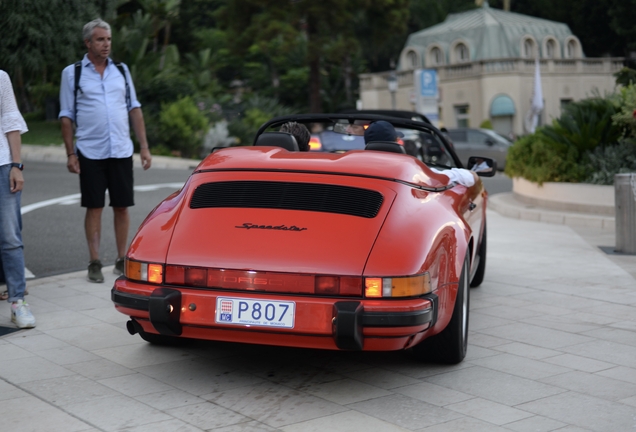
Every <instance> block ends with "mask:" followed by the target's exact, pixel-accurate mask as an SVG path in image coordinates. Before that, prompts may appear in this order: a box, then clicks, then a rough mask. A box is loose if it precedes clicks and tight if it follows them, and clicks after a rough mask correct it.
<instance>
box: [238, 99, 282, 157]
mask: <svg viewBox="0 0 636 432" xmlns="http://www.w3.org/2000/svg"><path fill="white" fill-rule="evenodd" d="M292 113H293V110H290V109H289V108H287V107H284V106H282V105H279V104H278V102H277V101H276V100H275V99H271V98H266V97H262V96H258V95H253V96H251V97H250V98H249V99H247V100H246V101H245V102H244V103H243V106H242V107H241V110H240V112H239V114H238V115H237V116H236V117H234V118H233V119H232V120H231V121H230V122H229V124H228V131H229V132H230V134H231V135H232V136H234V137H236V138H237V140H238V145H252V142H253V140H254V137H255V136H256V132H257V131H258V128H260V127H261V125H262V124H263V123H265V122H266V121H268V120H269V119H271V118H272V117H278V116H282V115H287V114H292Z"/></svg>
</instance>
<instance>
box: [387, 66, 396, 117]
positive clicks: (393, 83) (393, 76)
mask: <svg viewBox="0 0 636 432" xmlns="http://www.w3.org/2000/svg"><path fill="white" fill-rule="evenodd" d="M387 83H388V85H389V92H390V93H391V109H393V110H395V109H396V108H395V93H396V92H397V89H398V79H397V74H396V73H395V71H391V73H390V74H389V78H388V79H387Z"/></svg>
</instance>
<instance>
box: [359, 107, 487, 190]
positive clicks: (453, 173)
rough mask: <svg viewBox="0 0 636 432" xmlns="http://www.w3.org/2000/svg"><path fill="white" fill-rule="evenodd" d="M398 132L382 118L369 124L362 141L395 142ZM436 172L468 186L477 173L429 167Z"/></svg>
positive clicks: (475, 178) (473, 180)
mask: <svg viewBox="0 0 636 432" xmlns="http://www.w3.org/2000/svg"><path fill="white" fill-rule="evenodd" d="M397 139H398V132H397V131H396V130H395V128H394V127H393V125H392V124H391V123H389V122H387V121H384V120H378V121H375V122H373V123H371V124H370V125H369V127H368V128H367V129H366V130H365V131H364V143H365V144H368V143H370V142H375V141H390V142H397ZM429 168H430V169H431V170H432V171H433V172H435V173H437V174H444V175H445V176H446V177H448V180H449V181H450V182H454V183H457V184H460V185H463V186H466V187H470V186H472V185H474V184H475V182H477V179H478V178H479V177H477V174H475V173H474V172H472V171H469V170H467V169H464V168H450V169H446V170H438V169H435V168H432V167H429Z"/></svg>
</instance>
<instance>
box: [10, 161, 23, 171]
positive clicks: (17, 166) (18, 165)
mask: <svg viewBox="0 0 636 432" xmlns="http://www.w3.org/2000/svg"><path fill="white" fill-rule="evenodd" d="M11 168H17V169H19V170H20V171H22V170H23V169H24V164H21V163H18V162H11Z"/></svg>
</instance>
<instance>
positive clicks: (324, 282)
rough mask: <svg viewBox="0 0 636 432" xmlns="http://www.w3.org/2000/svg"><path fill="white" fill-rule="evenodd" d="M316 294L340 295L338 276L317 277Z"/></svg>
mask: <svg viewBox="0 0 636 432" xmlns="http://www.w3.org/2000/svg"><path fill="white" fill-rule="evenodd" d="M315 290H316V294H327V295H337V294H339V293H340V278H339V277H338V276H317V277H316V287H315Z"/></svg>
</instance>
